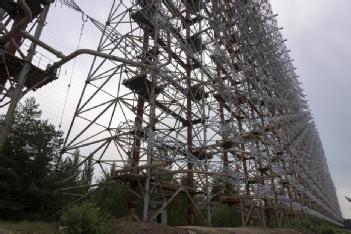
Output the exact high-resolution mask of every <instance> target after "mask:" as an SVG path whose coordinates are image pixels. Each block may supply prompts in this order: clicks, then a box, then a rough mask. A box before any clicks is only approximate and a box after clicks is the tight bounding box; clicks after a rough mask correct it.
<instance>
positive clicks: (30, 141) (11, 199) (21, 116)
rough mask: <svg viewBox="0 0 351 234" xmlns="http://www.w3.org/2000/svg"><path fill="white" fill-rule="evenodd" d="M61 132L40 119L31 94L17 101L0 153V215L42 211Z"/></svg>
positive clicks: (18, 215)
mask: <svg viewBox="0 0 351 234" xmlns="http://www.w3.org/2000/svg"><path fill="white" fill-rule="evenodd" d="M62 134H63V133H62V132H61V131H58V130H56V129H55V126H54V125H52V124H50V123H49V122H48V121H47V120H42V119H41V111H40V110H39V105H38V104H37V103H36V101H35V99H34V98H29V99H26V100H25V101H24V103H23V104H19V106H18V108H17V109H16V112H15V118H14V122H13V124H12V126H11V129H10V131H9V135H8V137H7V140H6V143H5V146H4V149H3V151H2V152H1V153H0V175H1V177H0V186H1V189H0V190H1V192H0V193H1V196H0V218H12V219H13V218H23V217H24V216H26V217H27V218H28V217H33V218H34V217H37V216H40V215H46V213H47V210H48V209H47V205H48V204H50V199H51V194H49V193H50V191H51V189H53V187H54V182H53V178H54V168H55V165H56V164H57V162H58V159H59V150H60V148H61V145H62V142H63V139H62Z"/></svg>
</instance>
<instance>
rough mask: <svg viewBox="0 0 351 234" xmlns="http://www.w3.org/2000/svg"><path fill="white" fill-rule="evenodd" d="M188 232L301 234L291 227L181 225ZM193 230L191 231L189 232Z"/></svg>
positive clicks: (212, 233) (208, 233)
mask: <svg viewBox="0 0 351 234" xmlns="http://www.w3.org/2000/svg"><path fill="white" fill-rule="evenodd" d="M181 228H184V229H186V230H188V231H190V232H189V234H198V233H199V231H200V232H201V233H207V234H215V233H216V234H302V233H301V232H298V231H295V230H292V229H269V228H213V227H197V226H190V227H189V226H185V227H181ZM191 232H193V233H191Z"/></svg>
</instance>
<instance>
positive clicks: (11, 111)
mask: <svg viewBox="0 0 351 234" xmlns="http://www.w3.org/2000/svg"><path fill="white" fill-rule="evenodd" d="M50 4H51V2H48V3H47V4H46V5H45V7H44V9H43V12H42V13H41V15H40V19H39V21H38V25H37V28H36V30H35V33H34V38H35V39H39V38H40V36H41V33H42V31H43V29H44V26H45V22H46V18H47V15H48V13H49V9H50ZM36 47H37V44H36V43H34V42H32V43H31V45H30V47H29V50H28V54H27V56H26V58H25V61H26V63H25V64H24V65H23V67H22V69H21V72H20V73H19V76H18V79H17V80H18V83H17V86H16V87H15V89H14V91H13V94H12V98H11V102H10V105H9V107H8V110H7V113H6V116H5V121H4V123H3V125H0V151H2V150H3V147H4V144H5V142H6V138H7V134H8V131H9V129H10V127H11V124H12V122H13V119H14V115H15V111H16V107H17V104H18V102H19V100H20V99H21V98H22V96H23V91H22V90H23V88H24V86H25V82H26V78H27V75H28V72H29V69H30V65H31V61H32V60H33V57H34V55H35V50H36Z"/></svg>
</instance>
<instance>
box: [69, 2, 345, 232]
mask: <svg viewBox="0 0 351 234" xmlns="http://www.w3.org/2000/svg"><path fill="white" fill-rule="evenodd" d="M66 2H67V1H66ZM91 21H92V22H93V23H94V24H95V26H97V27H98V28H99V29H100V30H101V32H102V36H101V40H100V43H99V45H98V48H97V51H96V52H97V53H96V54H95V55H97V56H95V57H94V61H93V63H92V65H91V69H90V72H89V74H88V77H87V79H86V83H85V86H84V89H83V91H82V94H81V97H80V100H79V103H78V105H77V108H76V111H75V115H74V117H73V120H72V122H71V125H70V128H69V131H68V133H67V138H66V141H65V145H64V148H63V153H64V154H65V155H70V154H73V153H74V151H75V150H76V149H79V150H80V151H81V153H82V155H83V156H84V158H85V160H87V159H93V160H94V162H95V164H96V165H99V168H101V171H102V172H103V173H106V170H109V168H110V166H111V165H112V164H113V165H114V166H115V167H114V171H113V177H114V178H115V179H116V180H119V181H122V182H124V183H126V184H128V185H129V189H130V191H131V193H130V197H131V199H130V204H129V208H130V211H131V212H134V210H135V204H134V203H133V201H135V200H139V203H140V204H142V205H143V207H144V209H143V218H144V220H153V219H155V218H156V217H157V215H159V214H160V213H162V212H163V210H164V209H166V208H167V205H168V204H169V203H170V202H171V201H172V199H174V197H175V196H176V195H177V194H179V193H184V194H186V196H187V199H188V204H187V207H188V210H187V219H188V223H189V224H192V223H193V222H194V217H195V216H197V217H200V219H202V220H203V222H204V223H210V222H211V221H210V217H211V207H213V204H212V198H213V196H217V195H218V194H213V193H212V191H211V184H213V183H219V184H220V186H221V191H220V193H219V202H220V203H222V204H227V205H229V206H231V207H233V208H237V209H238V210H240V212H241V217H242V223H243V224H244V225H245V224H248V223H250V221H251V220H252V219H254V218H257V219H256V220H260V222H261V224H263V225H265V224H266V223H267V222H268V221H269V219H275V220H276V221H277V223H278V224H279V223H280V222H281V220H282V218H283V217H290V216H303V215H307V216H316V217H319V218H321V219H325V220H328V221H330V222H334V223H338V224H339V223H340V222H341V220H342V216H341V212H340V208H339V205H338V202H337V197H336V192H335V187H334V185H333V182H332V179H331V176H330V174H329V170H328V166H327V163H326V159H325V156H324V152H323V148H322V144H321V140H320V138H319V135H318V132H317V130H316V127H315V124H314V122H313V120H312V116H311V113H310V111H309V109H308V106H307V101H306V99H305V97H304V95H303V93H302V89H301V88H300V86H299V82H298V80H297V75H296V74H295V72H294V70H295V68H294V67H293V65H292V60H291V58H290V56H289V54H288V52H289V51H288V49H287V48H286V46H285V43H284V42H285V40H284V39H283V36H282V34H281V32H280V28H279V27H278V25H277V22H276V19H275V15H274V14H273V12H272V9H271V6H270V3H269V1H268V0H252V1H247V0H230V1H228V0H206V1H205V0H162V1H161V0H114V1H113V5H112V7H111V10H110V13H109V16H108V19H107V20H106V24H101V23H99V22H98V21H96V20H94V19H92V18H91ZM101 54H104V56H101ZM114 56H115V57H117V58H124V59H125V60H126V62H123V61H122V60H121V59H114ZM82 163H84V160H83V162H82ZM168 175H172V176H173V178H175V179H177V180H178V181H180V180H182V181H183V183H180V182H179V183H176V182H170V181H169V180H167V179H166V177H167V176H168ZM151 193H153V194H155V193H156V194H157V196H150V194H151ZM116 202H118V201H116ZM204 211H206V213H207V217H205V215H203V214H204V213H205V212H204Z"/></svg>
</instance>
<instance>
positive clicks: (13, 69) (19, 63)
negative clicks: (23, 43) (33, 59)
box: [0, 51, 57, 90]
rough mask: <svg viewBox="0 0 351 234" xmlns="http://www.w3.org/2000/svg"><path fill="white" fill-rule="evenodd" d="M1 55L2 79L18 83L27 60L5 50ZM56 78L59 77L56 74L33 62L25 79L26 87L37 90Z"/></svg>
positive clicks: (0, 70)
mask: <svg viewBox="0 0 351 234" xmlns="http://www.w3.org/2000/svg"><path fill="white" fill-rule="evenodd" d="M0 56H1V59H0V80H9V79H10V80H11V81H13V82H15V83H17V78H18V75H19V74H20V72H21V70H22V67H23V66H24V65H25V64H26V63H27V62H26V61H25V60H23V59H21V58H18V57H16V56H14V55H11V54H9V53H7V52H5V51H1V52H0ZM56 79H57V77H56V75H55V74H53V73H50V72H47V71H44V70H42V69H40V68H38V67H36V66H34V65H32V64H31V65H30V69H29V72H28V75H27V78H26V81H25V87H26V88H27V89H33V90H36V89H38V88H41V87H43V86H45V85H47V84H48V83H50V82H52V81H54V80H56Z"/></svg>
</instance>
